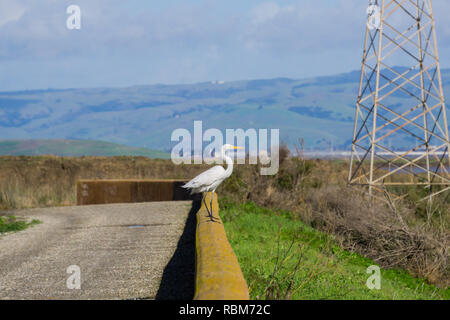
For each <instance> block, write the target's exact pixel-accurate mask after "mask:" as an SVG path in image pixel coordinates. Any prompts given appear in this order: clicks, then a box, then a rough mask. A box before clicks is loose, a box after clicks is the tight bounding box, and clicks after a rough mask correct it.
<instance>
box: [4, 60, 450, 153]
mask: <svg viewBox="0 0 450 320" xmlns="http://www.w3.org/2000/svg"><path fill="white" fill-rule="evenodd" d="M442 75H443V82H444V87H445V88H446V89H445V90H446V96H447V97H448V96H450V85H449V84H450V70H449V69H447V70H442ZM358 84H359V71H353V72H349V73H344V74H339V75H334V76H327V77H317V78H311V79H302V80H294V79H286V78H277V79H266V80H249V81H235V82H227V83H223V84H222V83H218V82H205V83H198V84H190V85H149V86H133V87H127V88H94V89H67V90H53V89H49V90H34V91H19V92H0V137H1V138H2V139H55V138H57V139H70V140H98V141H108V142H112V143H118V144H123V145H128V146H133V147H145V148H149V149H157V150H164V151H170V150H171V148H172V147H173V146H174V145H175V142H171V133H172V132H173V130H175V129H177V128H185V129H188V130H189V131H191V132H192V131H193V122H194V120H203V129H204V130H206V129H208V128H218V129H220V130H225V129H227V128H229V129H237V128H243V129H248V128H255V129H258V128H269V129H270V128H274V129H280V136H281V139H282V140H284V141H287V142H290V143H292V142H294V141H296V140H297V139H298V138H303V139H304V140H305V145H306V148H307V149H310V148H311V149H319V150H324V149H330V148H331V147H334V148H335V149H348V148H349V144H350V143H351V137H352V133H353V117H354V114H355V100H356V96H357V89H358ZM395 99H396V103H397V104H398V105H399V106H402V101H403V100H402V99H404V98H403V97H402V96H400V95H399V96H398V97H396V98H395ZM403 107H406V106H403Z"/></svg>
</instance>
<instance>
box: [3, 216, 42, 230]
mask: <svg viewBox="0 0 450 320" xmlns="http://www.w3.org/2000/svg"><path fill="white" fill-rule="evenodd" d="M39 223H41V222H40V221H39V220H36V219H33V220H32V221H31V222H27V221H26V220H24V219H19V218H17V217H15V216H5V217H0V234H2V233H5V232H16V231H21V230H25V229H26V228H28V227H31V226H34V225H36V224H39Z"/></svg>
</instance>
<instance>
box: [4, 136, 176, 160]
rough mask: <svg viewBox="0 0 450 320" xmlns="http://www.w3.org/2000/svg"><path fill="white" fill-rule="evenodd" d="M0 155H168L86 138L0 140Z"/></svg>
mask: <svg viewBox="0 0 450 320" xmlns="http://www.w3.org/2000/svg"><path fill="white" fill-rule="evenodd" d="M0 155H2V156H3V155H12V156H19V155H25V156H35V155H57V156H67V157H72V156H144V157H149V158H162V159H167V158H169V157H170V155H169V154H167V153H165V152H161V151H155V150H149V149H145V148H135V147H127V146H124V145H120V144H115V143H110V142H104V141H87V140H0Z"/></svg>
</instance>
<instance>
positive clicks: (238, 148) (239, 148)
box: [233, 147, 244, 150]
mask: <svg viewBox="0 0 450 320" xmlns="http://www.w3.org/2000/svg"><path fill="white" fill-rule="evenodd" d="M233 148H234V149H237V150H242V149H244V148H242V147H233Z"/></svg>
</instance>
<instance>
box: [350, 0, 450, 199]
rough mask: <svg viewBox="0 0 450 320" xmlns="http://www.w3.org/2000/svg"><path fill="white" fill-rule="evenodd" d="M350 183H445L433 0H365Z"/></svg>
mask: <svg viewBox="0 0 450 320" xmlns="http://www.w3.org/2000/svg"><path fill="white" fill-rule="evenodd" d="M367 13H368V16H369V17H368V23H367V28H366V33H365V42H364V54H363V60H362V68H361V78H360V85H359V94H358V99H357V103H356V117H355V126H354V133H353V142H352V156H351V164H350V170H349V184H350V185H363V186H366V187H368V189H369V192H370V194H371V195H374V196H376V195H377V194H380V193H381V194H384V195H386V194H389V195H397V196H400V194H399V193H401V191H405V190H406V189H405V187H404V186H408V185H418V186H423V188H422V190H424V192H423V196H424V198H428V199H431V198H432V197H433V196H435V195H437V194H440V193H443V192H447V191H448V190H450V175H449V164H450V158H449V147H450V143H449V135H448V126H447V116H446V109H445V101H444V93H443V87H442V79H441V73H440V66H439V57H438V49H437V41H436V31H435V22H434V17H433V8H432V0H379V1H370V3H369V8H368V10H367Z"/></svg>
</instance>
